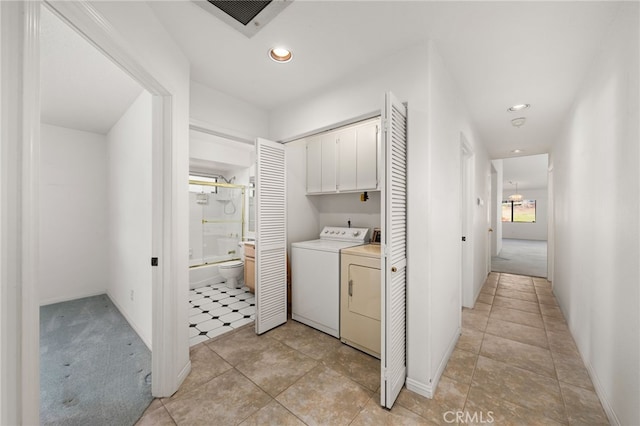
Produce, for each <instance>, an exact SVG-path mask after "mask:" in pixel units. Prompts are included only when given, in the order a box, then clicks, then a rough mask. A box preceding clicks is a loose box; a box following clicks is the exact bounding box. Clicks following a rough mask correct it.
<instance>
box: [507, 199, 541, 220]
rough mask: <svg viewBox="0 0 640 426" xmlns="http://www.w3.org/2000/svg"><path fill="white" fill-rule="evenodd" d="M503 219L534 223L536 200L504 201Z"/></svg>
mask: <svg viewBox="0 0 640 426" xmlns="http://www.w3.org/2000/svg"><path fill="white" fill-rule="evenodd" d="M502 221H503V222H524V223H534V222H535V221H536V200H522V201H503V202H502Z"/></svg>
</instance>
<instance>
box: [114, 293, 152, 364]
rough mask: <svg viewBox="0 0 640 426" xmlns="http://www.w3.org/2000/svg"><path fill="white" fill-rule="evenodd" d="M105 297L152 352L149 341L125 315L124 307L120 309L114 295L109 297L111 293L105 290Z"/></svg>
mask: <svg viewBox="0 0 640 426" xmlns="http://www.w3.org/2000/svg"><path fill="white" fill-rule="evenodd" d="M107 297H109V300H111V302H112V303H113V304H114V305H115V307H116V308H117V309H118V311H119V312H120V313H121V314H122V316H123V317H124V318H125V319H126V320H127V322H128V323H129V325H130V326H131V328H133V330H134V331H135V332H136V334H137V335H138V337H140V340H142V341H143V342H144V344H145V345H146V346H147V348H149V350H150V351H151V353H153V350H152V349H151V342H150V341H149V340H148V339H147V338H146V337H144V334H143V333H142V332H141V331H140V328H139V327H138V326H137V325H136V323H135V322H134V321H133V320H132V319H131V317H129V315H127V313H126V312H125V310H124V309H122V307H121V306H120V305H119V304H118V302H117V301H116V299H115V298H114V297H111V295H110V294H109V291H108V290H107Z"/></svg>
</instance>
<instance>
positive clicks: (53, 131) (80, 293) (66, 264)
mask: <svg viewBox="0 0 640 426" xmlns="http://www.w3.org/2000/svg"><path fill="white" fill-rule="evenodd" d="M40 135H41V137H40V140H41V142H40V206H39V216H40V247H39V250H40V253H39V257H40V274H41V276H42V277H44V278H45V279H43V280H42V281H41V282H40V288H39V293H40V294H39V297H40V304H41V305H46V304H49V303H56V302H62V301H66V300H72V299H78V298H81V297H87V296H94V295H96V294H103V293H105V292H106V291H107V285H108V279H109V262H108V258H109V256H108V249H107V247H108V244H107V238H108V235H109V233H108V217H107V207H108V198H107V196H106V193H107V138H106V137H105V136H104V135H100V134H97V133H90V132H85V131H80V130H75V129H67V128H63V127H58V126H53V125H50V124H44V123H43V124H42V125H41V127H40Z"/></svg>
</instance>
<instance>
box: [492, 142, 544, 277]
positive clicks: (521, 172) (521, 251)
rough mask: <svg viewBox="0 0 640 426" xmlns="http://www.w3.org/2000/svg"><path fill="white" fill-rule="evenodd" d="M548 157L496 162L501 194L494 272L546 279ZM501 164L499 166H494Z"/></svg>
mask: <svg viewBox="0 0 640 426" xmlns="http://www.w3.org/2000/svg"><path fill="white" fill-rule="evenodd" d="M548 163H549V158H548V154H539V155H530V156H525V157H515V158H507V159H502V160H495V161H494V170H498V171H497V173H496V179H499V180H500V184H501V185H498V186H499V187H501V188H502V191H501V193H499V194H496V196H497V199H498V202H497V203H496V207H497V209H496V213H495V217H494V222H493V223H495V224H496V226H497V227H500V232H495V233H494V238H500V241H495V242H494V245H493V246H494V247H496V250H495V251H493V253H492V254H493V256H492V258H491V270H492V271H493V272H503V273H511V274H517V275H528V276H533V277H542V278H546V277H547V276H548V274H547V236H548V211H549V208H548V200H549V185H548ZM496 165H498V167H495V166H496Z"/></svg>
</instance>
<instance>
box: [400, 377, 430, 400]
mask: <svg viewBox="0 0 640 426" xmlns="http://www.w3.org/2000/svg"><path fill="white" fill-rule="evenodd" d="M405 385H406V386H407V389H409V390H410V391H411V392H415V393H417V394H418V395H422V396H424V397H425V398H429V399H432V398H433V390H434V387H433V386H432V385H427V384H425V383H422V382H419V381H417V380H414V379H410V378H408V377H407V381H406V382H405Z"/></svg>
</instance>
